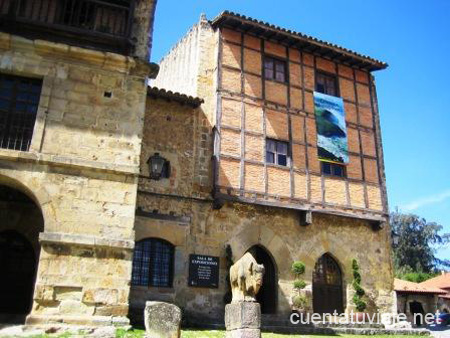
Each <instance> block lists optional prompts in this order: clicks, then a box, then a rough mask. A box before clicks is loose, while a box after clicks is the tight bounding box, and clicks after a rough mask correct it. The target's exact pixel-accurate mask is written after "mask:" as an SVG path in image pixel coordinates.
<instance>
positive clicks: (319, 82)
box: [316, 72, 339, 96]
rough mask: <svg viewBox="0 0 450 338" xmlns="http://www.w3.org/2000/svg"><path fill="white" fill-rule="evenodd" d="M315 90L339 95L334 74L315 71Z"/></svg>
mask: <svg viewBox="0 0 450 338" xmlns="http://www.w3.org/2000/svg"><path fill="white" fill-rule="evenodd" d="M316 92H319V93H323V94H327V95H332V96H339V91H338V86H337V79H336V76H334V75H330V74H325V73H321V72H317V73H316Z"/></svg>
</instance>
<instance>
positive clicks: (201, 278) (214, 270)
mask: <svg viewBox="0 0 450 338" xmlns="http://www.w3.org/2000/svg"><path fill="white" fill-rule="evenodd" d="M189 286H197V287H203V288H218V287H219V257H212V256H204V255H189Z"/></svg>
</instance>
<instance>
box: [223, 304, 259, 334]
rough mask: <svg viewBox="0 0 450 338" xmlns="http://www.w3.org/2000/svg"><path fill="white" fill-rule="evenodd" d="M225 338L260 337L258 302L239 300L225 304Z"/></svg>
mask: <svg viewBox="0 0 450 338" xmlns="http://www.w3.org/2000/svg"><path fill="white" fill-rule="evenodd" d="M225 326H226V329H227V333H226V338H260V337H261V307H260V305H259V303H254V302H239V303H231V304H228V305H226V306H225Z"/></svg>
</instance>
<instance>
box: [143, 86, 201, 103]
mask: <svg viewBox="0 0 450 338" xmlns="http://www.w3.org/2000/svg"><path fill="white" fill-rule="evenodd" d="M147 96H149V97H152V98H157V99H164V100H166V101H174V102H177V103H180V104H186V105H189V106H191V107H192V108H198V107H200V106H201V104H202V103H204V102H205V101H204V100H203V99H200V98H198V97H193V96H189V95H186V94H181V93H178V92H173V91H171V90H165V89H163V88H158V87H152V86H148V87H147Z"/></svg>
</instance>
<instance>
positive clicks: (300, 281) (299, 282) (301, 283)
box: [294, 279, 306, 289]
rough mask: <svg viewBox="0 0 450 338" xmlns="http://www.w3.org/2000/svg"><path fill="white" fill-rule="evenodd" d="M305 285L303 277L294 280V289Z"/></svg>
mask: <svg viewBox="0 0 450 338" xmlns="http://www.w3.org/2000/svg"><path fill="white" fill-rule="evenodd" d="M305 286H306V282H305V281H304V280H303V279H296V280H295V281H294V288H296V289H304V288H305Z"/></svg>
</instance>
